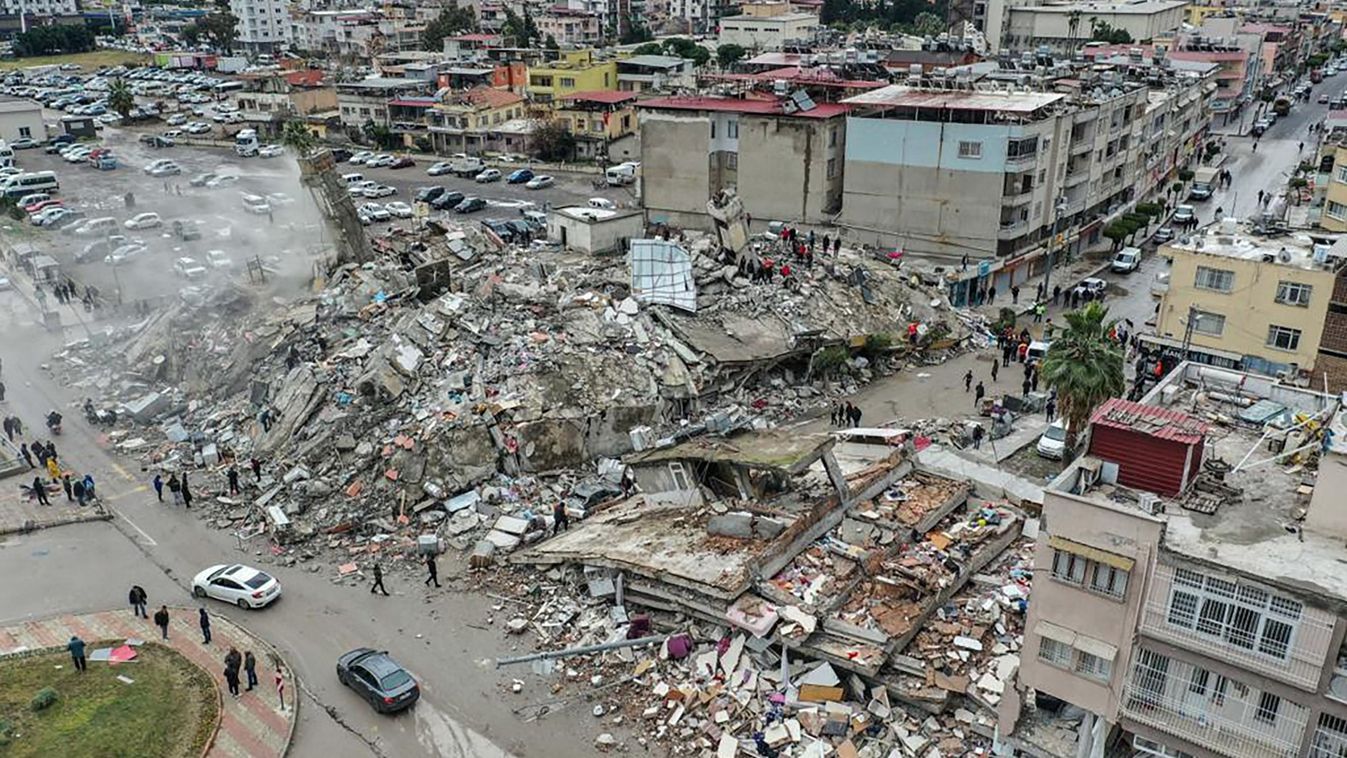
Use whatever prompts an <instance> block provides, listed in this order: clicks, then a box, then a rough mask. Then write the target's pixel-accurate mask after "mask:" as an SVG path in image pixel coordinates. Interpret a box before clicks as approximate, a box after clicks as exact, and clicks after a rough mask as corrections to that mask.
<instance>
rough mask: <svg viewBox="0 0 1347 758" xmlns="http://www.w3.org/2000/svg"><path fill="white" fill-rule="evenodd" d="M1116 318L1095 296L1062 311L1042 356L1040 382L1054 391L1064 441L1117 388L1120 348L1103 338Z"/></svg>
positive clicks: (1115, 393)
mask: <svg viewBox="0 0 1347 758" xmlns="http://www.w3.org/2000/svg"><path fill="white" fill-rule="evenodd" d="M1116 323H1117V321H1116V320H1109V319H1108V309H1107V308H1105V307H1104V306H1103V305H1100V304H1099V303H1097V302H1092V303H1088V304H1086V306H1085V307H1084V308H1081V309H1080V310H1077V311H1071V312H1069V313H1067V314H1066V328H1065V329H1063V330H1062V331H1060V332H1058V333H1057V336H1056V337H1054V338H1053V340H1052V345H1051V346H1049V347H1048V354H1047V355H1046V356H1044V358H1043V367H1042V377H1043V382H1044V383H1045V384H1046V385H1047V386H1049V387H1051V388H1052V389H1054V390H1056V391H1057V407H1058V408H1059V409H1060V411H1061V415H1062V418H1063V419H1065V420H1066V440H1067V446H1068V447H1074V446H1075V444H1076V437H1077V435H1079V434H1080V432H1081V430H1082V429H1084V428H1085V425H1086V424H1087V423H1089V420H1090V414H1091V413H1093V412H1094V409H1095V408H1097V407H1099V405H1100V403H1103V402H1104V401H1105V400H1107V399H1109V398H1111V397H1118V396H1119V395H1121V394H1122V393H1123V390H1124V388H1125V386H1126V383H1125V381H1124V379H1123V351H1122V346H1121V345H1119V344H1118V342H1117V340H1114V339H1110V338H1109V331H1110V330H1111V329H1112V328H1113V326H1114V324H1116Z"/></svg>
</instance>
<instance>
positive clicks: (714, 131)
mask: <svg viewBox="0 0 1347 758" xmlns="http://www.w3.org/2000/svg"><path fill="white" fill-rule="evenodd" d="M715 138H716V122H714V121H712V122H711V139H715Z"/></svg>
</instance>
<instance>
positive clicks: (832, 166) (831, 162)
mask: <svg viewBox="0 0 1347 758" xmlns="http://www.w3.org/2000/svg"><path fill="white" fill-rule="evenodd" d="M834 176H837V159H836V158H829V159H828V178H829V179H831V178H833V177H834Z"/></svg>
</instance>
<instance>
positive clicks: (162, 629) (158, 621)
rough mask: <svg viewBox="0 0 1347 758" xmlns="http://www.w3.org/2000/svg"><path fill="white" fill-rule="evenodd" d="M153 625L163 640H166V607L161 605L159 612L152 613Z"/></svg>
mask: <svg viewBox="0 0 1347 758" xmlns="http://www.w3.org/2000/svg"><path fill="white" fill-rule="evenodd" d="M154 625H155V626H157V627H159V634H160V636H161V637H162V638H163V639H168V606H167V605H161V606H159V610H157V611H155V612H154Z"/></svg>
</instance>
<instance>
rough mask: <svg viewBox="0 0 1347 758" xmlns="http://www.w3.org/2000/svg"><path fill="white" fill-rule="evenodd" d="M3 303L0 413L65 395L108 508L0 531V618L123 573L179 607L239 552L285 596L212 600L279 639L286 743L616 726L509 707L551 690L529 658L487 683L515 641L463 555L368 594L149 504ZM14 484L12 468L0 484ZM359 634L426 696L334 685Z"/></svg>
mask: <svg viewBox="0 0 1347 758" xmlns="http://www.w3.org/2000/svg"><path fill="white" fill-rule="evenodd" d="M7 294H9V295H12V293H7ZM0 315H3V316H6V317H7V318H8V320H9V323H8V324H7V325H6V328H5V330H4V332H3V337H0V358H2V359H3V379H4V381H5V383H6V385H7V389H8V395H7V400H6V401H5V402H4V403H3V404H0V406H2V407H0V411H2V412H3V413H4V414H16V415H19V416H20V417H21V418H23V419H24V420H25V421H26V422H27V424H26V426H27V427H28V428H30V429H31V428H35V427H39V426H40V423H41V419H42V418H43V416H44V415H45V413H46V411H47V410H48V409H50V408H63V409H66V412H65V417H66V424H65V427H66V429H65V433H64V435H62V436H61V437H59V438H58V439H57V442H58V447H59V449H60V450H61V457H62V460H63V462H65V464H66V465H68V466H71V467H73V468H75V469H76V470H77V471H79V472H81V473H83V472H88V473H92V474H93V476H94V479H95V480H96V481H97V482H98V483H99V491H100V494H101V496H102V497H104V498H105V502H107V503H108V505H109V506H110V507H111V508H113V510H114V511H115V512H116V513H117V515H118V517H117V518H116V519H115V520H114V521H112V522H109V523H97V524H89V525H80V526H70V527H60V528H56V529H52V530H47V531H42V532H37V533H34V534H31V535H25V536H14V537H9V538H4V539H3V540H0V575H3V576H6V577H9V578H10V579H9V580H8V581H5V582H0V625H4V624H8V623H13V622H16V621H21V620H23V619H27V618H33V617H37V616H45V615H50V614H53V613H57V612H62V611H68V612H79V611H88V610H96V609H104V608H116V607H121V606H123V605H125V602H124V601H125V599H126V592H127V590H128V588H129V587H130V586H131V585H132V584H141V585H142V586H144V587H146V588H147V590H148V591H149V594H150V599H151V600H152V601H153V602H156V603H160V602H166V603H169V604H173V603H177V604H181V605H188V606H190V605H192V604H194V602H195V601H194V600H193V599H192V598H191V596H190V593H189V590H188V587H189V582H190V579H191V577H192V576H193V575H194V574H195V573H196V572H197V571H199V570H200V569H202V568H204V567H206V566H208V565H210V564H212V563H218V562H228V561H243V562H248V563H252V564H254V565H257V566H259V567H261V568H264V569H265V570H267V571H269V572H272V573H273V574H274V575H276V576H277V577H278V578H279V579H280V581H281V582H282V584H283V586H284V588H285V595H284V597H283V598H282V599H281V600H280V601H278V602H277V603H276V604H275V605H273V606H272V607H270V608H267V609H264V610H260V611H251V612H245V611H241V610H239V609H236V608H234V607H232V606H226V605H224V604H222V603H217V602H214V601H209V602H210V606H209V607H210V608H211V611H212V612H213V613H218V614H224V615H226V616H228V617H229V618H230V619H231V620H234V621H238V622H239V623H242V624H244V625H246V626H247V627H249V628H250V629H252V630H254V631H256V632H257V633H259V634H261V635H262V636H263V637H265V638H266V639H267V640H269V641H270V642H272V643H274V644H276V645H277V646H278V647H279V648H280V649H281V650H282V651H283V652H284V654H285V655H286V657H287V658H288V660H289V663H290V665H291V666H292V667H293V668H294V669H295V671H296V672H297V673H298V674H299V676H300V678H301V680H302V682H303V684H304V686H305V688H307V690H308V693H309V694H308V695H306V698H305V701H304V702H303V703H302V705H301V710H300V717H301V718H300V723H299V726H298V730H297V733H296V742H295V746H294V749H293V750H292V751H291V755H294V756H297V757H298V758H333V756H357V755H375V756H386V757H388V758H393V757H399V758H400V757H401V756H422V755H424V756H448V757H450V758H492V757H494V756H504V755H519V756H528V755H537V756H586V755H591V754H592V753H593V748H592V740H593V739H594V736H595V735H596V734H597V733H598V731H603V730H605V729H608V730H611V729H614V727H612V726H611V725H606V724H604V725H601V724H598V723H595V722H593V721H592V720H590V719H589V717H588V715H587V714H586V715H585V718H583V719H580V718H575V717H574V716H573V715H572V714H573V713H579V712H582V711H584V710H585V709H578V710H576V711H573V712H567V713H566V714H563V715H561V716H556V717H553V718H552V719H550V720H546V719H545V720H541V721H538V722H533V723H522V722H520V721H518V720H517V719H516V718H515V717H514V715H513V714H512V713H511V711H510V708H512V707H514V706H518V705H523V704H526V703H529V702H533V701H539V700H546V699H549V697H550V694H549V689H548V688H547V686H546V683H545V682H541V681H535V680H534V678H533V677H532V676H531V675H529V674H528V672H527V671H512V672H509V674H508V675H509V676H520V677H521V678H525V679H528V680H529V685H528V687H527V688H526V689H525V691H524V692H523V693H522V694H520V695H513V694H509V693H508V691H505V694H502V690H501V689H500V688H499V683H500V682H502V681H503V682H504V683H505V685H506V686H507V687H508V682H509V679H508V677H507V676H505V675H503V674H501V673H498V672H496V671H495V670H494V669H493V668H491V667H490V666H489V665H488V664H487V663H486V662H485V661H486V660H487V659H490V658H493V657H496V656H501V655H511V654H518V653H519V652H520V641H519V639H518V638H514V637H506V635H505V634H504V632H503V629H502V628H501V627H502V625H503V623H504V621H505V620H506V619H508V618H509V616H508V615H506V614H507V613H508V611H503V610H493V609H492V608H491V606H490V603H491V602H493V601H489V600H487V599H486V598H484V597H483V596H482V595H481V594H480V593H470V592H467V591H465V590H464V580H463V579H462V578H461V571H462V569H461V567H459V566H457V565H455V562H454V560H453V559H452V558H450V557H445V558H444V559H442V561H441V582H442V583H443V584H444V585H445V589H443V590H439V591H433V592H427V591H425V590H424V588H423V587H422V585H421V579H422V575H421V572H420V569H419V567H418V568H417V569H416V570H414V571H411V572H403V571H399V570H390V571H389V573H388V575H387V586H388V588H389V590H390V591H391V592H392V593H393V596H392V597H388V598H384V597H372V596H371V595H370V594H369V593H368V592H367V590H366V588H365V586H364V584H363V583H362V584H361V585H360V586H356V587H350V586H346V585H342V584H336V583H334V582H333V577H335V575H336V570H335V562H334V561H325V560H316V561H312V562H310V563H307V564H306V563H299V564H297V565H296V566H295V567H293V568H287V567H285V566H282V565H279V564H277V563H275V562H274V559H273V558H272V557H271V556H270V554H269V552H268V551H266V550H265V548H266V545H265V544H264V543H263V542H262V541H261V540H258V541H254V542H249V543H245V550H246V551H245V552H242V553H241V552H239V550H238V547H237V543H236V540H235V538H234V537H233V536H232V534H230V533H226V532H222V531H219V530H217V529H215V528H213V527H211V526H208V525H206V524H203V523H201V522H200V521H199V520H198V516H197V512H195V511H193V512H188V511H184V510H179V509H174V508H172V507H170V506H164V505H160V504H158V503H157V502H156V501H155V497H154V493H153V490H151V489H150V488H149V487H148V481H149V479H150V477H151V476H152V474H147V473H146V472H142V471H137V470H134V469H128V468H125V467H124V465H123V464H122V463H121V462H120V461H119V460H117V459H115V458H113V457H112V456H110V455H109V454H108V453H107V451H106V449H105V446H106V445H107V441H106V439H105V438H102V437H100V435H99V432H98V431H97V430H94V429H90V428H89V427H88V426H87V425H86V424H85V422H84V420H83V418H82V414H81V413H79V411H78V410H77V409H76V403H77V402H78V398H76V397H73V396H71V395H69V394H67V393H66V392H65V391H64V390H63V389H62V388H60V387H58V386H56V384H55V383H54V382H53V381H51V380H50V379H49V378H48V377H47V375H46V373H45V371H44V370H43V369H42V368H41V362H42V361H43V360H44V356H46V355H48V354H50V353H51V352H52V351H53V350H55V349H57V348H59V346H60V343H61V341H62V340H61V338H60V337H59V336H57V335H52V334H49V333H47V332H45V331H43V330H41V329H39V328H37V327H36V326H35V325H34V324H33V323H32V322H31V318H29V317H28V312H27V311H25V310H18V311H17V312H15V313H13V314H9V313H8V309H6V308H4V307H3V306H0ZM247 478H248V477H245V479H247ZM195 483H196V489H197V491H198V499H204V498H207V497H210V496H211V493H212V492H213V491H214V490H213V489H212V488H213V487H217V486H220V483H219V482H214V481H208V479H207V477H205V476H204V475H198V476H197V477H196V479H195ZM18 485H19V480H18V478H11V479H9V480H7V481H4V482H0V486H6V487H17V486H18ZM311 567H317V571H316V572H314V571H312V570H311ZM491 618H494V625H493V624H492V623H491V622H490V621H489V620H488V619H491ZM363 645H369V646H373V647H377V648H381V649H387V650H389V651H390V652H392V653H393V655H394V656H395V657H396V658H397V659H398V660H399V661H400V662H402V663H403V665H405V666H407V667H408V668H409V669H410V670H411V671H412V672H413V673H414V674H415V675H416V676H417V678H418V680H419V681H420V682H421V684H422V688H423V697H422V699H421V701H420V702H419V703H418V704H417V705H416V706H415V707H414V708H413V709H412V710H411V711H409V712H407V713H404V714H402V715H398V716H394V717H387V716H380V715H377V714H375V713H373V712H372V711H371V710H370V709H369V707H368V706H367V705H366V704H365V703H364V702H363V701H362V700H361V699H359V698H358V697H357V696H356V695H354V694H352V693H351V692H350V691H349V690H346V689H345V688H343V687H341V686H340V685H339V684H338V682H337V681H336V676H335V673H334V665H335V661H336V659H337V657H338V656H339V655H340V654H342V653H343V652H345V651H347V650H350V649H352V648H355V647H358V646H363ZM525 668H526V667H525Z"/></svg>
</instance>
